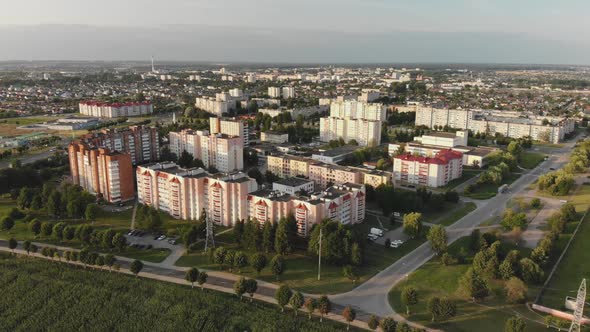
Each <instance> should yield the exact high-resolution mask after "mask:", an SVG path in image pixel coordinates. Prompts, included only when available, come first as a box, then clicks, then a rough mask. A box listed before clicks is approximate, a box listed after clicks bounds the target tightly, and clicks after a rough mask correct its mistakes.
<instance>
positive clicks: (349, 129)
mask: <svg viewBox="0 0 590 332" xmlns="http://www.w3.org/2000/svg"><path fill="white" fill-rule="evenodd" d="M385 117H386V108H385V106H384V105H383V104H375V103H363V102H358V101H354V100H348V101H337V102H332V103H331V104H330V116H329V117H326V118H321V119H320V139H321V140H322V141H324V142H328V141H331V140H337V139H340V138H342V139H344V141H346V142H348V141H350V140H356V141H357V142H358V144H359V145H362V146H367V145H373V146H374V145H379V144H380V143H381V123H382V121H385Z"/></svg>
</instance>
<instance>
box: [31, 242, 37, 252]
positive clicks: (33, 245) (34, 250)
mask: <svg viewBox="0 0 590 332" xmlns="http://www.w3.org/2000/svg"><path fill="white" fill-rule="evenodd" d="M38 250H39V247H37V245H36V244H34V243H31V252H32V253H33V254H36V253H37V251H38Z"/></svg>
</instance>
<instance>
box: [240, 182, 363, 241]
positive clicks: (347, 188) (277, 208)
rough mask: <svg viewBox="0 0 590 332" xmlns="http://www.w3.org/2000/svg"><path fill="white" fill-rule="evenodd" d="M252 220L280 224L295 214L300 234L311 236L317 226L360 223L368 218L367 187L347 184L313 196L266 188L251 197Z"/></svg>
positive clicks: (249, 198)
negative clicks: (366, 210) (325, 221)
mask: <svg viewBox="0 0 590 332" xmlns="http://www.w3.org/2000/svg"><path fill="white" fill-rule="evenodd" d="M248 201H249V202H250V212H249V214H250V218H255V219H256V220H257V221H258V222H259V223H261V224H264V223H265V222H271V223H277V222H278V221H279V220H280V219H281V218H287V217H288V216H289V215H293V216H294V217H295V220H296V221H297V233H298V234H299V235H300V236H308V235H309V232H310V230H311V228H312V226H313V225H314V224H317V223H320V222H321V221H322V220H324V219H332V220H336V221H339V222H340V223H342V224H345V225H348V224H356V223H359V222H362V221H363V220H364V219H365V186H363V185H358V184H352V183H345V184H342V185H335V186H332V187H329V188H327V189H326V190H324V191H322V192H319V193H313V194H311V195H292V194H288V193H285V192H281V191H277V190H269V189H262V190H259V191H256V192H253V193H251V194H250V195H248Z"/></svg>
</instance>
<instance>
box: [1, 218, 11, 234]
mask: <svg viewBox="0 0 590 332" xmlns="http://www.w3.org/2000/svg"><path fill="white" fill-rule="evenodd" d="M1 227H2V230H3V231H9V230H11V229H12V227H14V219H12V218H10V217H8V216H6V217H4V218H2V225H1Z"/></svg>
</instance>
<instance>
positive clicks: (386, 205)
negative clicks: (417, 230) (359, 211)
mask: <svg viewBox="0 0 590 332" xmlns="http://www.w3.org/2000/svg"><path fill="white" fill-rule="evenodd" d="M366 192H367V201H375V202H377V205H378V206H379V208H380V209H381V211H383V215H384V216H389V215H391V213H392V212H400V213H404V212H416V211H417V212H425V211H436V210H439V209H441V208H443V207H444V205H445V202H450V203H458V202H459V194H458V193H457V192H456V191H454V190H448V191H446V192H444V193H438V194H437V193H433V192H432V191H430V190H428V189H426V188H424V187H420V188H417V189H416V191H407V190H395V188H394V187H393V186H392V185H384V184H382V185H380V186H378V187H377V188H373V187H372V186H370V185H366Z"/></svg>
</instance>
